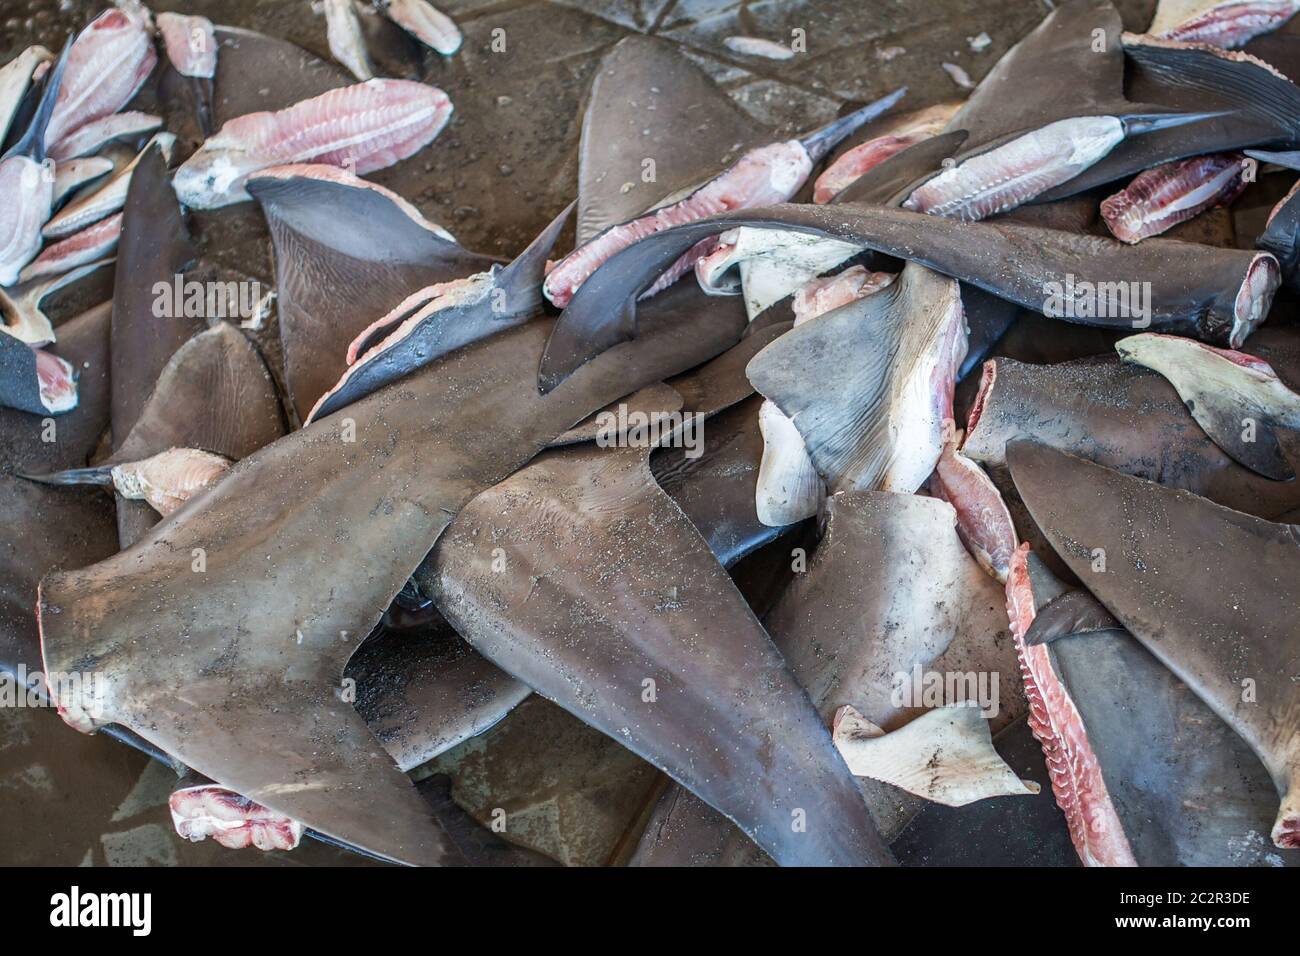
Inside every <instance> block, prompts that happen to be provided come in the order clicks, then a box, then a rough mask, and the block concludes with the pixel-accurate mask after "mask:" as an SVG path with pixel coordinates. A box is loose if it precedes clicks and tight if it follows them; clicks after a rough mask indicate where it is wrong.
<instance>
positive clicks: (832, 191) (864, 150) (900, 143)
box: [813, 134, 928, 206]
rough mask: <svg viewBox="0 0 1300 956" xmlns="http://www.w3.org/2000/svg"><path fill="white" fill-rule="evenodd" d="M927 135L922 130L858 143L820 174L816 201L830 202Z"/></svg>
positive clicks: (815, 192) (816, 187) (816, 185)
mask: <svg viewBox="0 0 1300 956" xmlns="http://www.w3.org/2000/svg"><path fill="white" fill-rule="evenodd" d="M927 138H928V137H926V136H923V135H920V134H910V135H905V136H877V137H876V138H875V139H869V140H867V141H866V142H865V143H861V144H859V145H857V146H854V147H853V148H852V149H851V150H849V151H848V152H846V153H845V154H844V155H842V156H841V157H840V158H839V159H837V160H835V162H833V163H831V164H830V166H828V167H827V168H826V171H825V172H824V173H822V174H821V175H820V176H818V177H817V182H816V183H815V184H814V185H813V202H815V203H817V204H818V205H819V206H820V205H824V204H826V203H828V202H830V201H831V200H832V199H834V198H835V197H836V196H838V195H839V194H840V193H842V192H843V191H844V190H845V189H847V188H848V187H849V186H850V185H852V184H853V183H854V182H856V181H857V180H858V179H859V178H861V177H862V176H863V175H865V174H866V173H868V172H870V171H871V170H873V169H875V168H876V167H877V166H879V165H880V164H881V163H883V162H884V161H885V160H887V159H888V158H889V157H890V156H893V155H894V154H895V153H901V152H902V151H903V150H905V149H907V147H909V146H912V145H914V144H916V143H919V142H921V140H923V139H927Z"/></svg>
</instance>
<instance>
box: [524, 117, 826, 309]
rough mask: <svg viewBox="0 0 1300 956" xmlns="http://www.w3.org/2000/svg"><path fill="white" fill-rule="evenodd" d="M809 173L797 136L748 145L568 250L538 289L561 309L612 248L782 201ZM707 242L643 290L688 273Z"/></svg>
mask: <svg viewBox="0 0 1300 956" xmlns="http://www.w3.org/2000/svg"><path fill="white" fill-rule="evenodd" d="M811 172H812V160H811V159H810V158H809V156H808V152H807V151H806V150H805V149H804V148H803V146H802V144H800V143H799V142H798V141H797V140H790V141H788V142H785V143H773V144H771V145H769V146H762V147H759V148H758V149H754V150H750V151H749V152H748V153H746V154H745V155H744V156H742V157H741V158H740V159H739V160H737V161H736V163H735V164H734V165H732V166H731V167H730V168H729V169H727V170H726V172H724V173H722V174H721V175H720V176H718V177H717V178H715V179H712V180H710V181H709V182H708V183H706V184H705V185H703V186H702V187H700V188H699V189H697V190H696V191H695V192H693V193H691V194H690V195H689V196H687V197H686V198H685V199H682V200H680V201H679V202H675V203H673V204H671V205H668V206H662V207H660V208H659V209H655V210H653V211H651V212H648V213H646V214H645V215H643V216H641V217H639V218H637V219H633V220H631V221H630V222H625V223H622V224H621V225H617V226H611V227H610V228H609V229H606V230H605V231H604V232H602V233H601V234H600V235H599V236H596V237H595V238H594V239H592V240H591V241H590V242H587V243H585V244H584V245H582V246H579V247H578V248H577V249H575V250H573V252H571V253H569V254H568V255H567V256H565V257H564V258H563V259H561V260H560V261H559V262H558V263H557V264H556V265H555V267H554V268H553V269H552V270H551V271H550V273H549V274H548V275H547V276H546V281H545V282H544V283H543V285H542V291H543V292H544V293H545V295H546V298H547V299H548V300H550V301H551V303H553V304H554V305H556V306H559V307H560V308H564V307H565V306H567V305H568V304H569V302H570V301H571V300H572V299H573V295H574V293H575V292H577V291H578V289H579V287H580V286H581V285H582V284H583V283H584V282H586V281H587V278H588V277H589V276H590V275H591V274H592V273H593V272H595V271H596V270H597V269H598V268H599V267H600V266H601V265H602V264H603V263H604V262H605V261H606V260H607V259H609V258H610V257H611V256H613V255H614V254H615V253H618V252H621V251H622V250H624V249H626V248H627V247H628V246H631V245H632V244H634V243H636V242H639V241H640V240H642V239H644V238H645V237H646V236H650V235H653V234H654V233H656V232H659V231H661V230H663V229H668V228H670V227H672V226H680V225H683V224H684V223H688V222H694V221H695V220H697V219H703V218H704V217H705V216H713V215H717V214H718V213H721V212H727V211H729V210H733V209H752V208H754V207H757V206H768V205H772V204H773V203H781V202H785V201H787V200H788V199H790V198H791V197H792V196H794V194H795V193H797V192H798V191H799V189H800V187H802V186H803V184H804V183H805V182H807V181H808V175H809V173H811ZM707 242H708V240H705V242H704V243H699V244H697V245H696V246H695V247H694V248H692V249H691V250H690V251H689V252H687V253H686V255H684V256H683V257H682V258H681V259H679V260H678V261H677V262H675V263H674V264H673V265H672V266H671V267H670V268H669V270H668V273H666V274H665V276H664V277H661V278H660V280H659V281H658V282H657V283H656V284H655V285H654V286H653V287H651V289H650V290H648V292H647V295H651V294H653V293H654V292H657V291H659V290H660V289H662V288H666V287H667V286H668V285H671V284H672V282H675V281H676V280H677V279H678V278H680V277H681V276H683V275H685V274H686V273H687V272H689V271H690V270H691V268H693V266H694V264H695V262H696V260H698V259H700V258H701V257H702V256H704V255H706V254H707V253H708V252H710V251H712V246H711V245H706V243H707ZM670 277H671V280H670Z"/></svg>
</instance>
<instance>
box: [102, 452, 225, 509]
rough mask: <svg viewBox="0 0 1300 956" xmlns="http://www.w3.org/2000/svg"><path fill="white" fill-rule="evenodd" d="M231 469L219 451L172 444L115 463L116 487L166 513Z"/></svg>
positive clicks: (123, 494)
mask: <svg viewBox="0 0 1300 956" xmlns="http://www.w3.org/2000/svg"><path fill="white" fill-rule="evenodd" d="M229 471H230V462H229V461H228V460H226V459H225V458H222V457H221V456H220V455H214V454H212V453H211V452H207V451H201V450H199V449H197V448H169V449H167V450H166V451H164V452H159V453H158V454H157V455H154V456H152V457H150V458H146V459H144V460H143V461H133V462H127V463H125V464H121V465H114V466H113V472H112V475H113V487H114V488H116V489H117V491H118V492H119V493H120V494H121V495H122V496H123V497H124V498H130V499H132V500H138V501H147V502H148V503H149V505H150V506H151V507H152V508H153V509H154V510H155V511H157V512H158V513H159V514H160V515H163V516H164V517H166V516H167V515H169V514H171V513H172V512H173V511H175V510H176V509H177V508H179V507H180V506H181V505H183V504H185V502H187V501H189V500H190V499H191V498H192V497H194V496H195V495H196V494H198V493H199V492H200V491H203V490H204V489H206V488H209V487H211V486H212V485H215V484H216V483H217V482H218V481H220V480H221V479H222V478H224V477H225V476H226V473H227V472H229Z"/></svg>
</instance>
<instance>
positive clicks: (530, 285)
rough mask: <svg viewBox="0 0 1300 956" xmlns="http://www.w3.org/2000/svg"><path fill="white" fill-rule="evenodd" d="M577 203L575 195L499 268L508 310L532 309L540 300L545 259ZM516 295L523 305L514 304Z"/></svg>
mask: <svg viewBox="0 0 1300 956" xmlns="http://www.w3.org/2000/svg"><path fill="white" fill-rule="evenodd" d="M577 207H578V201H577V200H576V199H575V200H574V201H573V202H571V203H569V204H568V205H567V206H565V207H564V209H563V210H561V212H560V214H559V215H558V216H556V217H555V218H554V219H552V220H551V222H550V224H549V225H547V227H546V228H545V229H543V230H542V231H541V232H540V233H538V235H537V238H536V239H534V240H533V241H532V242H530V243H529V244H528V248H526V249H525V250H524V251H523V252H521V253H519V256H518V257H517V258H516V259H515V260H514V261H513V262H511V263H510V264H509V265H508V266H506V267H505V268H504V269H502V270H501V277H500V279H499V280H498V283H497V285H498V286H499V287H500V288H501V289H503V290H505V293H506V301H507V303H508V304H509V305H510V306H511V308H509V310H508V313H509V314H511V315H518V314H519V312H521V311H531V310H532V309H534V308H535V307H536V306H538V305H539V304H540V303H541V301H542V280H543V279H545V278H546V260H547V259H548V258H549V257H550V254H551V250H552V249H554V248H555V243H556V241H557V240H558V239H559V238H560V233H561V232H562V231H563V229H564V225H565V223H567V222H568V221H569V217H570V216H572V215H573V210H574V209H576V208H577ZM516 298H518V299H519V301H520V303H522V304H523V308H515V307H514V304H515V300H516Z"/></svg>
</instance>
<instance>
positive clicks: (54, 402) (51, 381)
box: [33, 349, 77, 414]
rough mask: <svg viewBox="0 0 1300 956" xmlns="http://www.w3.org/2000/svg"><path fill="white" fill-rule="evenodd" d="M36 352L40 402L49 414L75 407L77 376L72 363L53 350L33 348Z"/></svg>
mask: <svg viewBox="0 0 1300 956" xmlns="http://www.w3.org/2000/svg"><path fill="white" fill-rule="evenodd" d="M33 351H34V352H35V353H36V380H37V383H38V384H39V386H40V390H41V404H42V405H44V406H45V407H46V409H47V410H48V411H49V412H50V413H51V414H58V413H59V412H66V411H69V410H71V409H73V408H76V407H77V378H76V375H75V374H74V373H73V370H72V365H71V364H70V363H68V362H67V361H66V360H64V359H61V358H59V357H58V356H57V355H55V354H54V353H53V352H45V351H42V350H41V349H33Z"/></svg>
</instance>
